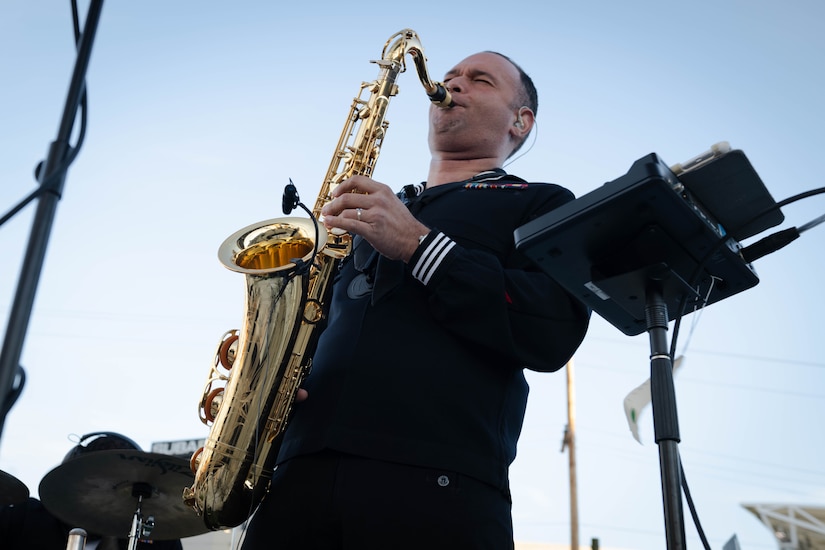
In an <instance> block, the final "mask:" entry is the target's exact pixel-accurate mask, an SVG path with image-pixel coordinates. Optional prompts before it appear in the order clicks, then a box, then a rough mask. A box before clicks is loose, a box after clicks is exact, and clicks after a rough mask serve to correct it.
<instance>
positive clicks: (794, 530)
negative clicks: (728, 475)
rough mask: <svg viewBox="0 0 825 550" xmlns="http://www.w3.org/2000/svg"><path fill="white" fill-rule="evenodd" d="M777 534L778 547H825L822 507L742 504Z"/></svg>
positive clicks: (814, 549)
mask: <svg viewBox="0 0 825 550" xmlns="http://www.w3.org/2000/svg"><path fill="white" fill-rule="evenodd" d="M742 506H743V507H744V508H745V509H746V510H748V511H749V512H751V513H753V514H754V515H755V516H756V517H758V518H759V520H760V521H761V522H762V523H764V524H765V525H766V526H767V527H768V529H770V530H771V532H772V533H773V534H774V536H775V537H776V540H777V542H778V543H779V550H825V507H817V506H804V505H795V504H743V505H742Z"/></svg>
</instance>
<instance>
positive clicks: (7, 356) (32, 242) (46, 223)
mask: <svg viewBox="0 0 825 550" xmlns="http://www.w3.org/2000/svg"><path fill="white" fill-rule="evenodd" d="M102 9H103V0H92V1H91V3H90V5H89V11H88V13H87V15H86V24H85V25H84V27H83V34H82V36H81V37H80V39H79V41H78V44H77V59H76V61H75V67H74V72H73V73H72V80H71V82H70V84H69V91H68V93H67V97H66V103H65V106H64V109H63V116H62V118H61V122H60V127H59V128H58V133H57V137H56V138H55V140H54V141H53V142H52V143H51V144H50V146H49V152H48V156H47V157H46V160H45V161H44V162H43V163H42V164H41V165H40V167H39V168H38V170H37V179H38V181H39V183H40V187H39V188H38V189H37V190H36V191H35V192H34V193H32V194H31V195H29V197H27V199H26V200H25V201H24V202H23V203H22V204H21V205H18V207H16V208H15V209H13V210H12V211H11V212H10V213H9V215H8V216H5V217H4V218H3V219H4V220H5V219H7V218H8V217H9V216H10V215H13V214H15V213H17V212H18V211H19V210H20V209H21V208H22V206H24V205H25V204H26V203H28V202H29V201H30V200H32V199H34V198H38V204H37V211H36V213H35V217H34V221H33V222H32V231H31V235H30V236H29V242H28V246H27V248H26V256H25V259H24V261H23V267H22V269H21V271H20V278H19V281H18V285H17V292H16V294H15V297H14V303H13V304H12V309H11V313H10V314H9V321H8V325H7V327H6V337H5V340H4V341H3V349H2V352H0V433H2V430H3V426H4V424H5V421H6V415H7V414H8V412H9V410H10V409H11V407H12V405H13V404H14V402H15V401H16V400H17V398H18V397H19V395H20V391H22V381H21V382H19V383H18V384H17V386H16V387H15V377H16V376H17V377H19V379H20V380H23V379H24V376H25V374H24V372H23V369H22V367H20V355H21V354H22V351H23V341H24V340H25V335H26V330H27V329H28V326H29V320H30V318H31V312H32V307H33V306H34V297H35V294H36V292H37V283H38V280H39V279H40V272H41V270H42V268H43V261H44V258H45V256H46V247H47V245H48V242H49V235H50V232H51V227H52V223H53V222H54V215H55V212H56V210H57V202H58V201H59V200H60V197H61V195H62V193H63V186H64V184H65V181H66V172H67V170H68V168H69V166H68V165H69V164H70V161H67V159H68V158H69V156H70V155H69V153H70V152H71V146H70V145H69V139H70V138H71V135H72V128H73V126H74V121H75V119H76V118H77V112H78V107H79V105H80V103H81V99H82V98H83V96H84V94H85V91H86V82H85V79H86V69H87V68H88V66H89V59H90V57H91V53H92V44H93V43H94V37H95V33H96V32H97V25H98V21H99V20H100V12H101V10H102Z"/></svg>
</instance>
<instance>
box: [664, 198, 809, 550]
mask: <svg viewBox="0 0 825 550" xmlns="http://www.w3.org/2000/svg"><path fill="white" fill-rule="evenodd" d="M823 193H825V187H819V188H817V189H812V190H810V191H805V192H802V193H799V194H797V195H794V196H792V197H788V198H787V199H785V200H783V201H780V202H778V203H776V204H775V205H772V206H771V207H769V208H766V209H765V210H763V211H762V212H759V213H758V214H756V215H755V216H753V217H752V218H751V219H750V221H749V222H748V223H752V222H754V221H756V220H758V219H759V218H761V217H762V216H765V215H766V214H770V213H771V212H774V211H776V210H778V209H780V208H782V207H783V206H786V205H788V204H791V203H794V202H796V201H799V200H802V199H806V198H809V197H812V196H815V195H820V194H823ZM823 220H825V216H820V217H819V218H817V219H815V220H813V221H811V222H808V223H806V224H804V225H802V226H800V228H797V227H792V228H789V229H784V230H781V231H777V232H776V233H774V234H772V235H769V236H767V237H765V238H763V239H761V240H759V241H757V242H756V243H754V244H752V245H749V246H747V247H745V248H743V249H742V250H741V253H742V258H743V259H744V260H745V261H746V262H747V263H751V262H752V261H754V260H757V259H759V258H762V257H763V256H766V255H767V254H771V253H773V252H776V251H777V250H779V249H781V248H783V247H785V246H787V245H788V244H790V243H791V242H793V241H794V240H796V239H797V238H799V235H800V234H801V233H803V232H804V231H807V230H808V229H810V228H812V227H815V226H816V225H819V224H820V223H821V222H822V221H823ZM728 240H729V237H727V236H725V237H722V238H721V239H719V240H718V241H717V242H716V243H715V244H714V246H712V247H711V249H710V250H709V251H708V253H707V254H706V255H705V257H704V258H703V259H702V261H701V262H699V264H698V265H697V266H696V269H695V270H694V272H693V274H692V275H691V276H690V279H688V286H689V287H691V288H693V286H694V285H695V284H697V283H698V282H699V277H700V275H701V272H702V269H704V267H705V264H707V262H708V260H710V258H711V257H712V256H713V255H714V254H715V253H716V252H717V251H718V250H719V249H720V248H721V247H722V246H723V245H724V244H725V243H727V242H728ZM687 299H688V294H687V293H685V294H683V295H682V299H681V300H680V302H679V308H678V310H677V315H676V317H675V321H674V324H673V335H672V337H671V342H670V359H671V362H672V361H673V359H674V357H675V356H676V342H677V340H678V336H679V328H680V326H681V323H682V317H683V316H684V314H685V309H686V308H687ZM704 306H705V304H702V307H704ZM700 309H701V308H700ZM679 469H680V470H681V477H682V483H681V485H682V491H683V493H684V495H685V500H686V501H687V504H688V508H689V510H690V514H691V517H692V518H693V523H694V525H695V527H696V531H697V533H698V534H699V538H700V539H701V540H702V544H703V546H704V548H705V549H706V550H710V545H709V544H708V540H707V538H706V536H705V533H704V529H703V527H702V523H701V521H700V520H699V514H698V513H697V511H696V507H695V505H694V502H693V497H692V496H691V494H690V488H689V486H688V482H687V477H686V476H685V469H684V466H683V464H682V458H681V456H680V457H679Z"/></svg>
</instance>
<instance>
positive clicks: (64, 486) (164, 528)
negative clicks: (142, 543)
mask: <svg viewBox="0 0 825 550" xmlns="http://www.w3.org/2000/svg"><path fill="white" fill-rule="evenodd" d="M194 480H195V476H194V474H193V473H192V470H191V469H190V468H189V462H188V461H187V460H183V459H181V458H177V457H174V456H169V455H164V454H159V453H145V452H142V451H131V450H109V451H96V452H91V453H88V454H85V455H81V456H79V457H76V458H72V459H71V460H68V461H67V462H65V463H63V464H61V465H60V466H58V467H56V468H55V469H53V470H52V471H51V472H49V473H48V474H46V475H45V476H44V477H43V479H42V480H41V482H40V500H41V501H42V502H43V505H44V506H45V507H46V509H48V510H49V511H50V512H51V513H52V514H54V515H55V516H57V517H58V518H60V519H61V520H63V522H64V523H67V524H69V525H71V526H73V527H82V528H83V529H86V530H87V531H88V532H90V533H94V534H96V535H101V536H109V537H118V538H128V536H129V532H130V531H131V528H132V520H133V518H134V515H135V511H136V510H137V506H138V500H139V499H138V494H141V495H143V499H142V500H141V502H140V510H141V514H142V516H143V518H144V519H147V518H148V517H149V516H154V520H155V526H154V528H153V529H152V532H151V533H150V534H149V536H148V537H147V538H150V539H152V540H171V539H180V538H185V537H191V536H193V535H199V534H202V533H205V532H207V531H208V530H209V529H208V528H207V527H206V525H205V524H204V522H203V519H202V518H200V517H199V516H198V515H197V514H196V513H195V511H194V510H193V509H192V508H190V507H188V506H186V505H185V504H184V503H183V498H182V495H183V489H184V488H185V487H188V486H190V485H191V484H192V483H194ZM136 489H137V490H138V493H136V492H135V491H136Z"/></svg>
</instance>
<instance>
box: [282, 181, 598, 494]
mask: <svg viewBox="0 0 825 550" xmlns="http://www.w3.org/2000/svg"><path fill="white" fill-rule="evenodd" d="M412 187H413V186H408V188H407V190H406V192H402V193H400V194H399V196H402V197H403V198H405V200H407V201H408V207H409V208H410V210H411V211H412V212H413V214H414V215H415V216H416V217H417V218H418V219H419V220H421V221H422V222H423V223H424V224H425V225H427V226H428V227H430V228H431V231H430V233H429V234H428V236H427V237H426V239H425V240H424V241H423V243H421V244H420V245H419V247H418V249H417V251H416V252H415V254H414V256H413V257H412V258H411V259H410V262H409V263H408V264H404V263H403V262H399V261H395V262H393V261H389V260H387V259H386V258H383V257H379V256H378V254H377V253H375V252H374V251H373V250H372V249H371V247H370V246H369V244H368V243H367V242H366V241H364V240H363V239H360V238H356V239H355V240H354V246H353V253H352V254H351V255H350V256H349V257H348V258H347V259H346V260H345V261H344V262H343V264H342V268H341V270H340V273H339V274H338V277H337V279H336V281H335V286H334V289H333V297H332V301H331V304H330V311H329V316H328V322H327V326H326V328H325V329H324V331H323V333H322V334H321V337H320V340H319V343H318V348H317V350H316V352H315V355H314V361H313V366H312V371H311V372H310V374H309V376H308V377H307V379H306V380H305V384H304V387H305V388H306V389H307V391H308V392H309V398H308V399H307V400H306V401H304V402H302V403H298V404H296V406H295V415H294V417H293V419H292V421H291V423H290V424H289V426H288V428H287V432H286V434H285V437H284V440H283V443H282V445H281V449H280V454H279V458H278V460H279V462H283V461H285V460H288V459H289V458H292V457H295V456H298V455H302V454H308V453H312V452H315V451H319V450H322V449H335V450H338V451H341V452H344V453H351V454H355V455H359V456H363V457H368V458H373V459H379V460H385V461H391V462H399V463H403V464H411V465H416V466H423V467H431V468H438V469H444V470H450V471H455V472H459V473H462V474H465V475H470V476H473V477H475V478H477V479H479V480H481V481H484V482H486V483H489V484H492V485H494V486H496V487H498V488H501V489H503V490H506V489H507V487H508V476H507V471H508V468H509V465H510V463H511V462H512V461H513V459H514V458H515V453H516V442H517V439H518V436H519V433H520V431H521V426H522V422H523V419H524V410H525V406H526V401H527V392H528V387H527V382H526V381H525V378H524V368H529V369H533V370H538V371H555V370H558V369H559V368H561V367H562V366H564V364H565V363H566V362H567V361H568V359H569V358H570V357H571V356H572V355H573V352H574V351H575V350H576V348H577V347H578V346H579V344H580V343H581V341H582V339H583V338H584V334H585V331H586V329H587V324H588V319H589V312H588V310H587V308H586V307H585V306H584V305H582V304H581V303H579V302H578V301H576V300H575V299H573V298H571V297H570V296H569V295H568V294H567V293H566V292H565V291H564V290H563V289H562V288H561V287H560V286H559V285H558V284H556V283H555V282H554V281H553V280H552V279H551V278H550V277H549V276H548V275H546V274H544V273H543V272H541V271H540V270H538V269H537V268H536V267H535V266H534V265H532V264H531V263H530V262H529V261H528V260H527V259H526V258H525V257H523V256H522V255H521V254H520V253H519V252H518V251H516V249H515V243H514V238H513V231H514V230H515V229H516V228H517V227H519V226H521V225H523V224H525V223H527V222H528V221H530V220H532V219H534V218H536V217H537V216H540V215H542V214H544V213H546V212H548V211H550V210H552V209H553V208H555V207H557V206H559V205H561V204H563V203H566V202H568V201H570V200H572V199H573V195H572V194H571V193H570V192H569V191H568V190H566V189H564V188H562V187H559V186H557V185H553V184H543V183H530V184H528V183H527V182H525V181H523V180H521V179H519V178H516V177H514V176H510V175H506V174H505V173H504V172H503V171H501V170H496V171H492V172H487V173H483V174H479V175H478V176H476V177H475V178H473V179H472V180H468V181H464V182H455V183H449V184H444V185H439V186H436V187H433V188H432V189H426V190H424V191H423V192H422V193H420V194H419V195H417V196H415V193H412V192H410V189H411V188H412ZM419 188H420V187H419Z"/></svg>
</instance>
